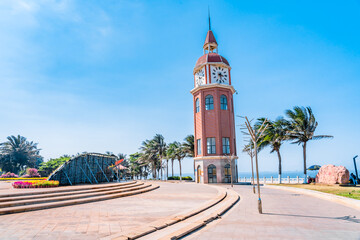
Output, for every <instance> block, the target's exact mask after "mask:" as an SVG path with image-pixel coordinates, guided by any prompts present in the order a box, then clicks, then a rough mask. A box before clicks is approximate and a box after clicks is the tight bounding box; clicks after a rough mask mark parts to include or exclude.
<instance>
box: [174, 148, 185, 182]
mask: <svg viewBox="0 0 360 240" xmlns="http://www.w3.org/2000/svg"><path fill="white" fill-rule="evenodd" d="M174 144H175V157H176V159H177V160H178V161H179V168H180V181H181V180H182V173H181V160H183V159H184V158H185V157H186V152H185V151H184V147H183V146H182V145H181V144H180V143H179V142H174Z"/></svg>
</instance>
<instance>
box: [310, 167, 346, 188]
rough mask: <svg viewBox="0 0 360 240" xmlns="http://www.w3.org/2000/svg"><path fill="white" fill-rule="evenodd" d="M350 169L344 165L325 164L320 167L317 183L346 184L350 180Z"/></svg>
mask: <svg viewBox="0 0 360 240" xmlns="http://www.w3.org/2000/svg"><path fill="white" fill-rule="evenodd" d="M349 177H350V174H349V170H347V169H346V168H345V167H344V166H338V167H337V166H335V165H332V164H329V165H324V166H322V167H321V168H320V169H319V172H318V174H317V175H316V182H317V183H325V184H337V183H338V184H344V183H348V182H349Z"/></svg>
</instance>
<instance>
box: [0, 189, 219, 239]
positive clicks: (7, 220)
mask: <svg viewBox="0 0 360 240" xmlns="http://www.w3.org/2000/svg"><path fill="white" fill-rule="evenodd" d="M156 184H158V185H160V188H159V189H156V190H154V191H152V192H148V193H143V194H140V195H135V196H130V197H124V198H118V199H113V200H106V201H101V202H94V203H87V204H80V205H74V206H68V207H60V208H53V209H46V210H39V211H33V212H24V213H16V214H10V215H3V216H0V233H1V234H0V236H1V237H0V238H1V239H2V240H3V239H99V238H102V237H106V236H109V235H112V234H117V233H120V232H121V231H125V230H128V229H129V228H136V227H139V226H144V225H148V224H150V223H151V222H154V221H157V220H159V219H162V218H164V217H168V216H170V215H172V214H176V213H179V212H182V211H189V210H191V209H194V208H196V207H199V206H201V205H203V204H204V203H205V202H207V201H209V200H211V199H213V198H215V197H216V196H217V194H218V191H217V190H216V189H215V188H212V187H209V186H206V185H199V184H192V183H183V184H179V183H160V182H156ZM2 187H3V188H6V187H7V186H5V184H2ZM25 190H30V191H31V189H21V191H25Z"/></svg>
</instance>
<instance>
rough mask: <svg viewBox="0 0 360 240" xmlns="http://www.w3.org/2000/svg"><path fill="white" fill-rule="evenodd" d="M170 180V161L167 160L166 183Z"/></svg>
mask: <svg viewBox="0 0 360 240" xmlns="http://www.w3.org/2000/svg"><path fill="white" fill-rule="evenodd" d="M168 178H169V159H166V181H167V180H168Z"/></svg>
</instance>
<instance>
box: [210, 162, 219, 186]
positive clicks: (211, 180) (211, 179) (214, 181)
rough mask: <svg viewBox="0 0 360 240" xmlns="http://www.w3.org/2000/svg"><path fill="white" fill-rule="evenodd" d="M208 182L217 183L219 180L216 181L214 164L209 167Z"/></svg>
mask: <svg viewBox="0 0 360 240" xmlns="http://www.w3.org/2000/svg"><path fill="white" fill-rule="evenodd" d="M208 182H209V183H217V180H216V167H215V165H213V164H211V165H209V166H208Z"/></svg>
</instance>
